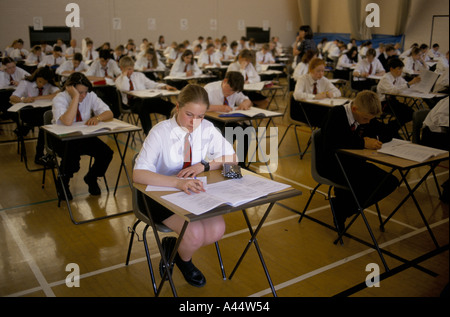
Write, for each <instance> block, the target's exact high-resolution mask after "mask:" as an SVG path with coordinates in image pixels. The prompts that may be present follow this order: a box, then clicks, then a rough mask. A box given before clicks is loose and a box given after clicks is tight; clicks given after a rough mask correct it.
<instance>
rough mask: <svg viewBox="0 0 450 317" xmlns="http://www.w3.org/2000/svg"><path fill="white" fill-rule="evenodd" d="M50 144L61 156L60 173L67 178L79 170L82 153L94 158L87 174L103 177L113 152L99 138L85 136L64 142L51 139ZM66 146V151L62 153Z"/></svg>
mask: <svg viewBox="0 0 450 317" xmlns="http://www.w3.org/2000/svg"><path fill="white" fill-rule="evenodd" d="M66 143H67V144H66ZM52 144H53V146H54V149H55V150H56V153H57V154H58V155H59V156H60V157H62V161H61V169H62V170H61V173H62V174H63V175H64V176H66V177H67V178H72V177H73V174H75V173H76V172H78V171H79V170H80V160H81V156H82V155H89V156H91V157H92V158H93V159H94V163H93V164H92V166H91V168H90V170H89V174H90V175H91V176H93V177H103V176H104V175H105V173H106V170H107V169H108V166H109V163H111V160H112V157H113V154H114V152H113V150H111V148H110V147H109V146H108V145H107V144H106V143H104V142H103V141H101V140H100V139H99V138H86V139H80V140H73V141H64V142H62V141H60V140H58V139H53V142H52ZM66 146H67V153H64V149H65V147H66ZM64 154H65V155H64Z"/></svg>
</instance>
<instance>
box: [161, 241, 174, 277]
mask: <svg viewBox="0 0 450 317" xmlns="http://www.w3.org/2000/svg"><path fill="white" fill-rule="evenodd" d="M176 243H177V238H175V237H165V238H163V239H162V242H161V245H162V249H163V252H164V257H165V259H166V261H169V260H170V259H169V258H170V255H171V254H172V251H173V248H175V244H176ZM165 271H166V266H165V265H164V262H163V260H162V258H161V261H159V274H160V275H161V278H162V277H163V275H164V272H165ZM172 271H173V266H172V267H171V268H170V275H172ZM168 279H169V277H168V276H166V280H168Z"/></svg>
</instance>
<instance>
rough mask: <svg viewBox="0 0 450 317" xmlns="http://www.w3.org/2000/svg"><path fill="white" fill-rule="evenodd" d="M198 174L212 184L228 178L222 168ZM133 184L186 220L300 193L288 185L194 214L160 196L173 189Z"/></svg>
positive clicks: (244, 207)
mask: <svg viewBox="0 0 450 317" xmlns="http://www.w3.org/2000/svg"><path fill="white" fill-rule="evenodd" d="M242 174H243V175H256V176H259V177H263V176H260V175H258V174H255V173H253V172H250V171H248V170H242ZM199 176H207V177H208V184H213V183H216V182H220V181H224V180H228V178H226V177H224V176H223V175H222V170H214V171H209V172H205V173H202V174H200V175H199ZM133 186H134V187H135V188H136V189H137V190H139V191H141V192H142V193H143V194H144V195H147V196H148V197H150V198H151V199H153V200H154V201H156V202H158V203H159V204H161V205H163V206H164V207H166V208H168V209H169V210H171V211H172V212H174V213H175V214H177V215H179V216H181V217H182V218H184V219H185V220H186V221H189V222H191V221H198V220H202V219H206V218H211V217H215V216H219V215H224V214H227V213H230V212H233V211H238V210H242V209H247V208H251V207H255V206H259V205H263V204H267V203H272V202H275V201H278V200H282V199H287V198H291V197H295V196H299V195H301V194H302V192H301V191H300V190H298V189H295V188H292V187H290V188H287V189H284V190H281V191H279V192H275V193H271V194H269V195H267V196H264V197H261V198H258V199H255V200H252V201H250V202H248V203H245V204H242V205H239V206H236V207H233V206H230V205H226V204H223V205H220V206H218V207H216V208H213V209H212V210H210V211H208V212H206V213H203V214H201V215H195V214H192V213H190V212H189V211H187V210H185V209H183V208H181V207H178V206H177V205H174V204H172V203H170V202H169V201H167V200H166V199H164V198H162V196H165V195H168V194H173V193H174V192H173V191H145V189H146V187H147V185H144V184H137V183H133Z"/></svg>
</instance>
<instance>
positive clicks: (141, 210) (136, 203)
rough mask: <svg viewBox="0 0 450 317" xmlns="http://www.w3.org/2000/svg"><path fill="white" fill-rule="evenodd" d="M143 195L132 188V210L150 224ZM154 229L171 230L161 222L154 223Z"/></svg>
mask: <svg viewBox="0 0 450 317" xmlns="http://www.w3.org/2000/svg"><path fill="white" fill-rule="evenodd" d="M138 155H139V154H136V155H135V156H134V157H133V160H132V164H131V166H132V170H133V169H134V164H135V162H136V158H137V156H138ZM144 199H145V198H144V195H143V194H142V193H141V192H140V191H139V190H137V189H136V188H135V187H133V188H132V204H133V212H134V215H135V216H136V217H137V218H138V219H139V220H140V221H142V222H144V223H146V224H148V225H151V221H150V219H149V218H148V216H147V212H146V211H145V203H144ZM155 226H156V229H157V230H158V231H161V232H172V230H171V229H169V228H168V227H166V226H165V225H163V224H162V223H155Z"/></svg>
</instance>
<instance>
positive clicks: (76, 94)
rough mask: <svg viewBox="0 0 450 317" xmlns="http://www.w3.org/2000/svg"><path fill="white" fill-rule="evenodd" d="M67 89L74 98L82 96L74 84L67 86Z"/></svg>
mask: <svg viewBox="0 0 450 317" xmlns="http://www.w3.org/2000/svg"><path fill="white" fill-rule="evenodd" d="M66 91H67V93H68V94H69V96H70V97H71V98H72V99H74V98H75V97H79V96H80V93H79V92H78V90H76V89H75V87H74V86H67V87H66Z"/></svg>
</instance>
